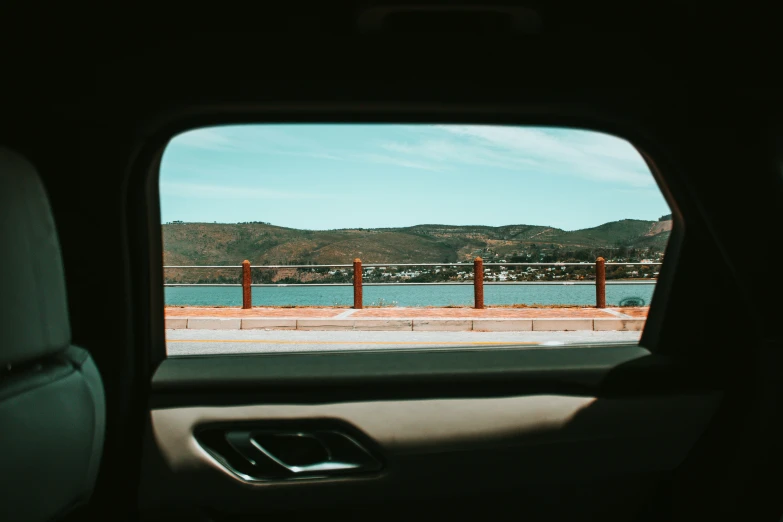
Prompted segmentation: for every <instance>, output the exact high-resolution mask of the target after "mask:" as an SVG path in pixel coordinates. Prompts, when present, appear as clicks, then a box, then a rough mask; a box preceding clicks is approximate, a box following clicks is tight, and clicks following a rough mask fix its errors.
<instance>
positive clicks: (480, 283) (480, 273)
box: [473, 257, 484, 310]
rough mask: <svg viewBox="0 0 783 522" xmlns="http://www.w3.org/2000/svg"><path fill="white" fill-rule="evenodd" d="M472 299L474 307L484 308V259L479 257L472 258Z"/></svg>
mask: <svg viewBox="0 0 783 522" xmlns="http://www.w3.org/2000/svg"><path fill="white" fill-rule="evenodd" d="M473 301H474V308H476V309H478V310H481V309H483V308H484V260H483V259H481V258H480V257H477V258H476V259H474V260H473Z"/></svg>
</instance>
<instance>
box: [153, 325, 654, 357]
mask: <svg viewBox="0 0 783 522" xmlns="http://www.w3.org/2000/svg"><path fill="white" fill-rule="evenodd" d="M640 336H641V332H594V331H578V332H366V331H347V332H346V331H301V330H293V331H288V330H270V331H266V330H166V340H167V349H168V354H169V355H171V356H176V355H213V354H237V353H286V352H324V351H346V350H399V349H412V348H413V349H422V348H425V349H427V348H430V349H431V348H439V347H448V348H457V347H468V348H478V347H491V346H506V347H508V346H514V345H517V346H520V345H521V346H530V347H535V346H539V347H547V346H563V345H568V344H594V343H601V344H607V343H625V344H636V343H637V342H638V341H639V337H640Z"/></svg>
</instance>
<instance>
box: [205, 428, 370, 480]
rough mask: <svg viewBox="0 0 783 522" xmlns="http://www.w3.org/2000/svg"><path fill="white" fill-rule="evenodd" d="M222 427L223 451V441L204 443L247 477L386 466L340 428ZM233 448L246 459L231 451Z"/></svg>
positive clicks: (314, 475)
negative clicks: (222, 444) (280, 429)
mask: <svg viewBox="0 0 783 522" xmlns="http://www.w3.org/2000/svg"><path fill="white" fill-rule="evenodd" d="M222 431H223V433H222V435H223V438H224V440H225V442H226V443H227V446H228V447H225V446H224V447H223V448H222V451H221V450H220V449H219V448H218V447H214V446H221V445H220V444H213V445H211V446H213V447H209V446H210V445H205V444H203V443H202V445H204V446H205V447H206V448H207V449H209V450H211V451H210V452H211V453H218V454H219V456H220V457H222V458H220V459H219V461H220V462H221V464H223V465H224V466H225V467H226V468H228V469H229V471H231V472H233V473H234V474H235V475H238V476H239V477H240V478H242V479H244V480H254V481H258V480H286V479H296V478H326V477H330V476H334V475H342V474H348V473H361V472H370V471H377V470H379V469H381V467H382V464H381V462H380V460H378V459H377V458H375V457H374V456H373V455H372V454H371V453H370V452H369V451H367V450H366V449H365V448H364V447H363V446H362V445H361V444H359V443H358V442H357V441H356V440H355V439H354V438H352V437H350V436H348V435H346V434H344V433H342V432H339V431H331V430H314V431H306V432H305V431H275V430H222ZM212 440H215V439H214V438H213V439H212ZM202 442H203V441H202ZM229 448H230V449H231V450H233V451H234V452H236V454H237V455H236V456H239V458H241V459H242V460H243V462H241V463H240V462H237V459H236V456H232V455H227V453H229V451H226V450H227V449H229ZM231 457H234V458H231Z"/></svg>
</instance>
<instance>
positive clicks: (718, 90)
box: [0, 2, 783, 522]
mask: <svg viewBox="0 0 783 522" xmlns="http://www.w3.org/2000/svg"><path fill="white" fill-rule="evenodd" d="M117 9H118V11H116V12H109V11H106V12H98V10H97V9H96V10H88V9H84V10H83V11H78V10H77V9H76V7H74V6H68V7H67V8H66V7H51V8H46V11H47V12H46V13H42V12H36V9H35V7H34V6H26V5H23V4H15V3H11V4H6V5H4V6H3V7H2V8H0V13H2V20H3V21H4V22H5V24H4V26H5V28H4V31H3V34H2V35H0V39H2V42H3V49H4V51H5V52H4V63H3V66H2V70H3V74H2V77H3V82H2V86H1V87H0V92H1V93H2V96H0V106H1V107H2V112H1V113H0V114H2V118H0V215H2V221H1V222H0V232H1V236H0V245H1V246H2V255H1V256H0V277H2V297H3V299H2V303H3V304H2V312H0V363H2V368H0V442H2V447H3V451H2V452H1V453H0V491H2V496H3V501H2V503H0V519H1V520H4V521H28V520H29V521H45V520H67V521H78V520H117V521H120V520H129V521H130V520H142V521H174V520H193V521H205V522H206V521H213V522H229V521H251V520H313V519H316V518H324V517H325V518H326V519H328V520H359V519H361V520H616V521H635V522H646V521H653V520H688V521H693V520H748V521H750V520H769V521H778V520H780V519H781V516H783V494H782V493H781V492H783V474H781V465H783V459H782V458H781V457H782V456H783V452H782V451H781V450H782V449H783V430H781V414H780V412H781V404H783V403H782V402H781V399H783V395H782V394H781V369H782V365H781V362H782V360H783V359H782V354H781V350H783V337H781V333H780V331H779V327H780V324H781V323H780V318H779V311H780V305H779V296H780V295H781V294H782V293H783V277H781V275H780V273H779V271H780V269H779V266H778V265H779V264H778V263H777V262H776V260H777V258H778V257H779V252H780V250H779V249H778V247H779V245H778V243H779V237H780V226H781V212H780V211H781V209H782V208H783V173H782V172H781V165H783V147H781V143H782V142H781V123H783V112H781V108H783V105H781V101H782V100H783V91H781V90H780V88H779V87H774V86H772V85H768V83H767V82H766V80H764V79H761V78H759V77H758V76H757V74H756V73H761V72H764V71H767V70H771V69H774V68H775V66H776V65H777V64H776V63H775V61H774V59H773V58H774V56H773V53H772V51H771V50H772V49H774V48H776V47H775V46H774V45H765V44H763V43H762V42H761V41H757V40H759V37H761V38H762V39H763V37H765V36H774V34H775V32H774V28H773V26H772V23H774V19H775V17H774V16H773V15H771V14H770V13H760V12H751V10H750V9H748V10H744V11H743V10H739V11H726V12H724V11H720V10H717V9H715V10H710V11H706V10H705V11H700V10H695V9H694V10H691V9H686V8H684V7H680V8H677V9H675V8H673V7H672V8H669V7H664V6H655V7H653V6H652V5H646V4H645V5H624V6H609V5H603V6H602V5H592V4H586V3H582V4H578V5H574V6H566V5H561V6H555V5H553V4H550V3H544V2H527V3H524V4H520V3H509V2H500V3H498V4H487V5H484V4H478V3H476V4H466V3H450V4H447V3H441V2H438V3H433V4H432V5H427V4H425V3H401V2H383V3H380V2H348V3H335V4H331V3H330V4H329V5H327V3H322V4H316V5H313V6H309V5H308V6H305V5H294V4H291V5H289V6H281V7H279V8H278V7H274V8H273V7H271V6H270V7H267V6H261V5H258V6H255V7H253V8H252V11H245V9H251V8H241V9H239V8H237V9H231V8H229V7H228V6H218V5H216V6H210V7H209V8H207V9H206V10H201V8H196V7H194V6H190V7H189V8H188V9H185V10H181V11H173V10H172V11H171V12H167V11H165V10H164V9H163V8H162V7H159V8H156V9H150V10H144V9H143V8H138V9H137V8H134V9H127V10H124V11H121V10H119V7H118V8H117ZM736 59H739V61H740V62H741V63H742V65H743V67H742V68H741V70H740V69H737V70H736V71H735V70H734V68H733V65H734V62H735V60H736ZM713 66H717V67H718V70H719V71H720V72H721V73H722V75H721V78H720V79H718V78H717V77H713V75H712V72H714V70H715V69H713ZM730 67H731V69H729V68H730ZM274 122H288V123H293V122H310V123H318V122H366V123H376V122H389V123H406V122H420V123H471V124H481V123H488V124H489V123H491V124H509V125H514V124H526V125H552V126H566V127H575V128H584V129H592V130H597V131H602V132H606V133H609V134H614V135H617V136H620V137H622V138H624V139H627V140H628V141H630V142H631V143H632V144H633V145H634V146H635V147H637V148H638V150H639V151H640V152H641V153H642V154H643V156H644V158H645V160H646V161H647V163H648V164H649V166H650V168H651V170H652V171H653V173H654V175H655V177H656V180H657V182H658V184H659V186H660V188H661V190H662V192H663V193H664V195H665V197H666V198H667V201H668V202H669V204H670V205H671V207H672V211H673V216H674V223H675V226H674V231H673V233H672V238H671V241H670V243H669V246H668V249H667V251H666V262H665V263H664V265H663V267H662V269H661V273H660V278H659V282H658V284H657V286H656V290H655V294H654V301H653V304H652V307H651V309H650V313H649V318H648V320H647V324H646V327H645V330H644V333H643V335H642V338H641V342H640V344H639V345H638V346H637V345H634V346H622V347H618V346H605V347H591V348H589V349H588V348H580V347H565V348H558V349H546V350H531V349H522V348H521V347H520V348H519V349H515V348H513V347H512V348H503V349H499V348H482V349H471V350H467V349H466V350H458V349H453V350H452V349H438V350H419V351H368V352H352V353H329V354H318V353H301V354H287V355H277V356H269V355H265V356H255V355H236V356H214V355H212V356H191V357H177V358H166V348H165V336H164V322H163V290H162V282H163V274H162V268H161V258H162V246H161V227H160V225H161V219H160V209H159V197H158V167H159V164H160V159H161V155H162V152H163V149H164V148H165V146H166V144H167V143H168V141H169V140H170V139H171V138H172V136H174V135H176V134H178V133H180V132H183V131H186V130H189V129H193V128H197V127H203V126H208V125H220V124H229V123H232V124H233V123H274ZM432 197H433V198H436V197H438V195H437V194H433V195H432ZM524 202H525V194H524V191H521V192H520V206H523V205H524ZM552 205H557V202H552ZM302 434H304V435H305V436H306V438H307V440H314V441H315V440H317V441H320V443H322V444H326V445H327V446H328V447H329V448H330V450H331V451H334V452H336V454H339V456H340V459H339V462H338V464H339V466H338V465H334V466H332V467H331V468H329V469H326V468H323V467H318V465H317V464H313V462H317V461H318V460H319V459H318V457H317V455H316V456H314V457H313V456H312V455H311V456H310V457H302V458H303V460H302V461H301V462H295V461H296V459H294V460H293V461H291V460H289V461H288V464H285V463H283V464H281V463H280V462H277V463H276V464H275V465H270V464H269V461H263V462H262V459H259V455H260V454H259V449H258V448H259V445H258V444H254V441H255V442H258V441H262V443H263V446H264V447H266V448H270V447H278V448H280V451H285V449H286V444H288V443H289V442H288V441H289V439H290V438H291V437H292V436H294V435H297V436H299V435H302ZM299 440H301V439H299ZM276 445H277V446H276ZM313 448H314V449H313V450H312V451H313V452H315V453H317V452H318V451H320V450H319V449H318V448H320V446H318V445H315V446H313ZM308 459H309V460H308ZM292 462H293V464H292Z"/></svg>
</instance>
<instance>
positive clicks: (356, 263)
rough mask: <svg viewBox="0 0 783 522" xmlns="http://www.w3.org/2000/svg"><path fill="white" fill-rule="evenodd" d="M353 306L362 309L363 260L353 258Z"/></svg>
mask: <svg viewBox="0 0 783 522" xmlns="http://www.w3.org/2000/svg"><path fill="white" fill-rule="evenodd" d="M353 307H354V308H355V309H357V310H361V309H362V260H361V259H359V258H358V257H357V258H356V259H354V260H353Z"/></svg>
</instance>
